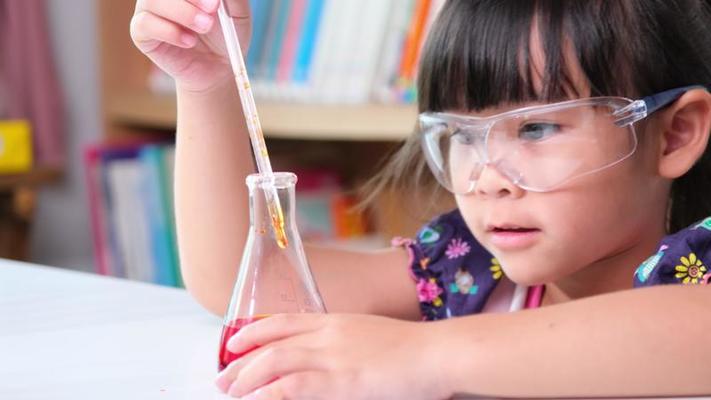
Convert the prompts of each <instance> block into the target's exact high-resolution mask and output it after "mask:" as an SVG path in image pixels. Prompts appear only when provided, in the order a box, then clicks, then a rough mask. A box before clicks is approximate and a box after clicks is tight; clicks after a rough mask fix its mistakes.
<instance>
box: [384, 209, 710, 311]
mask: <svg viewBox="0 0 711 400" xmlns="http://www.w3.org/2000/svg"><path fill="white" fill-rule="evenodd" d="M393 245H394V246H402V247H404V248H406V249H407V251H408V253H409V255H410V262H409V268H410V275H411V277H412V279H414V280H415V282H416V284H417V293H418V299H419V301H420V310H421V312H422V319H423V320H427V321H433V320H438V319H445V318H451V317H456V316H463V315H469V314H476V313H479V312H481V311H482V310H483V308H484V305H485V304H486V302H487V300H488V299H489V296H491V294H492V292H493V291H494V289H495V288H496V286H497V285H498V283H499V282H500V281H501V278H502V277H503V274H504V273H503V270H502V269H501V265H500V264H499V262H498V260H497V259H496V258H494V257H493V256H492V255H491V253H489V252H488V251H487V250H486V249H484V247H483V246H482V245H481V244H479V242H478V241H477V240H476V239H475V238H474V236H473V235H472V233H471V232H470V231H469V228H468V227H467V225H466V223H465V222H464V219H463V218H462V215H461V213H460V212H459V210H458V209H455V210H453V211H451V212H448V213H446V214H442V215H440V216H439V217H437V218H435V219H434V220H432V221H431V222H430V223H428V224H427V225H425V226H424V227H423V228H422V229H420V231H419V232H418V234H417V238H416V239H414V240H413V239H404V238H395V239H393ZM709 266H711V217H709V218H707V219H705V220H704V221H701V222H699V223H698V224H694V225H692V226H690V227H688V228H686V229H684V230H681V231H679V232H677V233H675V234H673V235H669V236H666V237H664V238H663V239H662V241H661V243H660V247H659V251H658V252H657V253H656V254H654V255H653V256H652V257H650V258H649V259H647V260H646V261H645V262H644V263H642V265H640V266H639V268H638V269H637V271H636V272H635V274H634V287H641V286H652V285H658V284H689V285H695V284H706V285H707V284H709V281H710V280H711V271H710V270H709Z"/></svg>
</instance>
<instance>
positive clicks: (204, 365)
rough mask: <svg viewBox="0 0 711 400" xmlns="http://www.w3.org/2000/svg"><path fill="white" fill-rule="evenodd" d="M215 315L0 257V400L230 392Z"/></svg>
mask: <svg viewBox="0 0 711 400" xmlns="http://www.w3.org/2000/svg"><path fill="white" fill-rule="evenodd" d="M221 322H222V321H221V319H220V318H218V317H216V316H213V315H210V314H209V313H208V312H207V311H205V310H203V309H202V308H200V307H199V306H198V305H197V304H196V303H195V302H194V301H193V300H192V299H191V298H190V297H189V295H188V294H187V292H185V291H184V290H179V289H171V288H166V287H160V286H155V285H149V284H144V283H138V282H131V281H127V280H121V279H115V278H106V277H100V276H96V275H91V274H87V273H81V272H73V271H66V270H61V269H57V268H52V267H43V266H38V265H33V264H26V263H18V262H14V261H7V260H2V259H0V400H27V399H33V400H34V399H38V400H40V399H41V400H46V399H52V400H62V399H71V400H82V399H121V400H141V399H191V400H202V399H222V400H225V399H230V397H228V396H226V395H223V394H222V393H220V392H219V391H218V390H217V388H216V387H215V386H214V383H213V381H214V379H215V376H216V373H217V350H218V349H217V347H218V341H219V337H220V333H221V331H220V330H221ZM458 398H459V399H464V397H458ZM467 398H473V397H467ZM704 398H708V397H704ZM696 399H698V397H697V398H696ZM334 400H335V399H334ZM403 400H405V399H403Z"/></svg>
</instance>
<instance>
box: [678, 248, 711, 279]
mask: <svg viewBox="0 0 711 400" xmlns="http://www.w3.org/2000/svg"><path fill="white" fill-rule="evenodd" d="M679 261H681V265H677V266H676V267H675V268H674V270H675V271H676V274H675V275H674V276H675V277H676V278H677V279H681V280H682V282H683V283H684V284H689V283H690V284H693V285H695V284H698V283H699V281H701V282H702V283H703V279H704V273H705V272H706V271H707V268H706V266H705V265H704V264H703V262H701V260H700V259H699V258H698V257H696V254H695V253H690V254H689V256H688V258H687V257H684V256H682V257H681V258H680V259H679Z"/></svg>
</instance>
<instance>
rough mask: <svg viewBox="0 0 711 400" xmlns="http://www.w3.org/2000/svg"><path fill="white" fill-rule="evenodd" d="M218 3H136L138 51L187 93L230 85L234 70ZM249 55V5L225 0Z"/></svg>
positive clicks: (175, 0) (133, 27) (212, 0)
mask: <svg viewBox="0 0 711 400" xmlns="http://www.w3.org/2000/svg"><path fill="white" fill-rule="evenodd" d="M219 1H220V0H138V2H137V3H136V11H135V12H134V15H133V18H132V19H131V38H132V39H133V42H134V44H135V45H136V47H138V49H139V50H140V51H141V52H143V53H144V54H145V55H147V56H148V58H150V59H151V60H152V61H153V62H154V63H155V64H156V65H157V66H158V67H160V68H161V69H162V70H164V71H165V72H167V73H168V74H169V75H170V76H172V77H173V78H174V79H175V81H176V84H177V85H178V86H179V87H180V88H182V89H186V90H189V91H196V92H202V91H206V90H209V89H211V88H214V87H216V86H218V85H220V84H222V83H225V82H227V81H232V71H231V68H230V65H229V60H228V57H227V50H226V48H225V41H224V39H223V37H222V31H221V29H220V24H219V20H218V18H217V8H218V5H219ZM227 8H228V10H229V13H230V14H231V15H232V17H233V20H234V22H235V26H236V28H237V35H238V36H239V39H240V46H241V47H242V51H243V52H244V53H245V54H246V53H247V47H248V45H249V40H250V36H251V30H252V19H251V15H250V10H249V2H248V0H227Z"/></svg>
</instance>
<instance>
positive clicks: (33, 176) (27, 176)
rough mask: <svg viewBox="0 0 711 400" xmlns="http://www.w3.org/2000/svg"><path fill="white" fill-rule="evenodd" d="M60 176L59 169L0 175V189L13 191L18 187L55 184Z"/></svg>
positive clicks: (42, 169) (37, 169)
mask: <svg viewBox="0 0 711 400" xmlns="http://www.w3.org/2000/svg"><path fill="white" fill-rule="evenodd" d="M61 176H62V171H61V170H60V169H59V168H51V167H37V168H35V169H33V170H32V171H30V172H24V173H19V174H0V189H13V188H16V187H18V186H39V185H42V184H47V183H52V182H56V181H57V180H58V179H59V178H60V177H61Z"/></svg>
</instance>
